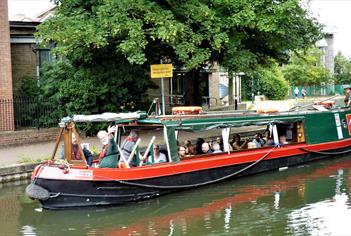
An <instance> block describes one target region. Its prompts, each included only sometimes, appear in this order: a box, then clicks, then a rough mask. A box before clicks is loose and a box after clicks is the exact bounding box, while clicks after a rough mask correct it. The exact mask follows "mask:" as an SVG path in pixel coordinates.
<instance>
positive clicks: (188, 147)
mask: <svg viewBox="0 0 351 236" xmlns="http://www.w3.org/2000/svg"><path fill="white" fill-rule="evenodd" d="M184 147H185V155H194V154H195V148H194V146H193V145H192V144H191V141H190V140H185V141H184Z"/></svg>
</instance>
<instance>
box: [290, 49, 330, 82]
mask: <svg viewBox="0 0 351 236" xmlns="http://www.w3.org/2000/svg"><path fill="white" fill-rule="evenodd" d="M322 56H323V52H322V51H321V50H319V49H318V48H311V49H309V50H307V51H305V52H303V51H299V52H297V53H293V55H292V56H291V58H290V60H289V63H288V64H287V65H286V66H285V67H284V68H283V75H284V77H285V79H286V80H288V81H289V82H290V84H291V85H292V84H295V85H320V84H321V83H322V82H325V83H327V82H329V81H331V79H332V77H331V75H330V72H329V71H328V69H327V68H326V67H325V65H324V64H323V62H322V60H321V58H322Z"/></svg>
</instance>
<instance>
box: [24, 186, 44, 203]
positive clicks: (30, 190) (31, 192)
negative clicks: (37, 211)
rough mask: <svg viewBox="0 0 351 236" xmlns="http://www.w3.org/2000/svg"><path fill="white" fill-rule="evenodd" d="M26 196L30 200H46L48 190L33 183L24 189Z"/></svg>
mask: <svg viewBox="0 0 351 236" xmlns="http://www.w3.org/2000/svg"><path fill="white" fill-rule="evenodd" d="M26 194H27V196H28V197H29V198H31V199H39V200H47V199H49V197H50V194H49V191H48V190H46V189H45V188H43V187H40V186H39V185H36V184H34V183H31V184H30V185H28V186H27V187H26Z"/></svg>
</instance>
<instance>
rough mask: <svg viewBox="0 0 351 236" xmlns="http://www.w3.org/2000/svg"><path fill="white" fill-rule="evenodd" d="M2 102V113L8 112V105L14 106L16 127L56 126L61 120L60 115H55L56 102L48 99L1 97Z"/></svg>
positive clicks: (0, 112) (0, 110)
mask: <svg viewBox="0 0 351 236" xmlns="http://www.w3.org/2000/svg"><path fill="white" fill-rule="evenodd" d="M0 104H2V105H1V106H0V114H8V113H9V109H8V107H12V108H13V111H12V112H13V114H12V115H13V118H14V125H15V129H21V128H30V127H33V128H41V127H55V126H57V122H58V121H59V117H58V118H57V119H56V118H55V115H54V114H55V111H56V109H55V107H54V105H53V104H54V103H52V102H50V100H47V99H45V100H44V99H38V98H26V97H16V98H13V99H0ZM2 122H3V120H0V123H2Z"/></svg>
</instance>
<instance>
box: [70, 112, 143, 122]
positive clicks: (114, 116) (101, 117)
mask: <svg viewBox="0 0 351 236" xmlns="http://www.w3.org/2000/svg"><path fill="white" fill-rule="evenodd" d="M142 114H143V113H139V112H129V113H112V112H106V113H103V114H96V115H74V116H73V121H74V122H103V121H107V122H108V121H115V120H119V119H138V118H140V117H141V115H142Z"/></svg>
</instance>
